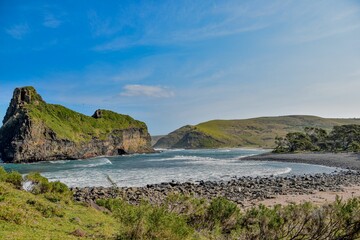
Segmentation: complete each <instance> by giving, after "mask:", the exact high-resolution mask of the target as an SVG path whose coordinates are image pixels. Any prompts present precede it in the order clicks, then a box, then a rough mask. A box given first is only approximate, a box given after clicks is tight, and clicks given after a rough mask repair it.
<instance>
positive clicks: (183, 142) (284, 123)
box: [155, 116, 360, 148]
mask: <svg viewBox="0 0 360 240" xmlns="http://www.w3.org/2000/svg"><path fill="white" fill-rule="evenodd" d="M344 124H360V119H335V118H334V119H333V118H320V117H316V116H282V117H261V118H252V119H244V120H212V121H208V122H204V123H200V124H198V125H195V126H185V127H182V128H180V129H178V130H176V131H174V132H172V133H170V134H169V135H167V136H165V137H163V138H162V139H160V140H159V141H158V142H157V144H155V147H158V148H217V147H262V148H273V147H275V143H274V140H275V137H276V136H279V137H283V136H285V135H286V134H287V133H288V132H295V131H302V130H303V128H304V127H319V128H323V129H325V130H328V131H330V130H331V129H332V127H333V126H338V125H344Z"/></svg>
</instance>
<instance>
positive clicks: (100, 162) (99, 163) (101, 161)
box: [74, 158, 112, 168]
mask: <svg viewBox="0 0 360 240" xmlns="http://www.w3.org/2000/svg"><path fill="white" fill-rule="evenodd" d="M90 161H91V162H93V161H96V162H95V163H90V164H78V165H75V166H74V167H82V168H91V167H98V166H102V165H109V164H112V162H111V161H110V160H109V159H108V158H99V159H94V160H89V162H90Z"/></svg>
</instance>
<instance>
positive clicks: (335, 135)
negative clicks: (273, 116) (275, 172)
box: [274, 124, 360, 153]
mask: <svg viewBox="0 0 360 240" xmlns="http://www.w3.org/2000/svg"><path fill="white" fill-rule="evenodd" d="M276 144H277V146H276V148H275V149H274V152H277V153H283V152H300V151H326V152H360V125H355V124H352V125H342V126H335V127H334V128H333V129H332V130H331V131H330V133H329V134H328V133H327V132H326V130H324V129H321V128H313V127H311V128H309V127H307V128H305V129H304V132H292V133H288V134H287V135H286V136H285V137H277V138H276Z"/></svg>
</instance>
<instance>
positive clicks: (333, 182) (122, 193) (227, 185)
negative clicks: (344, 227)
mask: <svg viewBox="0 0 360 240" xmlns="http://www.w3.org/2000/svg"><path fill="white" fill-rule="evenodd" d="M239 161H276V162H291V163H303V164H315V165H322V166H328V167H336V168H341V169H348V170H342V171H335V172H333V173H329V174H326V173H317V174H304V175H286V176H284V175H279V176H263V177H259V176H258V177H234V178H233V179H232V180H229V181H199V182H198V183H191V182H185V183H180V182H175V181H172V182H166V183H160V184H149V185H147V186H144V187H118V188H116V189H114V188H110V187H85V188H73V189H72V190H73V192H74V199H75V200H77V201H82V202H88V201H95V200H96V199H99V198H115V197H122V198H124V199H126V200H127V201H128V202H129V203H131V204H138V203H139V202H140V201H141V200H142V199H145V200H148V201H149V202H150V203H152V204H159V203H160V202H162V201H164V200H165V199H166V197H167V196H169V195H171V194H184V195H191V196H193V197H196V198H205V199H207V200H210V199H213V198H215V197H225V198H227V199H228V200H230V201H233V202H235V203H237V204H238V205H239V206H240V207H241V208H243V209H246V208H249V207H252V206H255V205H259V204H264V205H266V206H273V205H276V204H282V205H287V204H290V203H303V202H306V201H309V202H312V203H314V204H324V203H329V202H333V201H335V199H336V196H339V197H340V198H342V199H343V200H347V199H349V198H350V197H360V154H355V153H337V154H335V153H299V154H274V153H269V152H266V153H262V154H259V155H252V156H247V157H243V158H239Z"/></svg>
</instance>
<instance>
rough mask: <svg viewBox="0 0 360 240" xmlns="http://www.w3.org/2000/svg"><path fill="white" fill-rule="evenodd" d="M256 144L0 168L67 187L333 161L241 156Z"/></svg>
mask: <svg viewBox="0 0 360 240" xmlns="http://www.w3.org/2000/svg"><path fill="white" fill-rule="evenodd" d="M264 152H266V151H265V150H260V149H201V150H185V149H173V150H164V151H161V152H158V153H153V154H134V155H125V156H115V157H98V158H93V159H86V160H59V161H48V162H39V163H32V164H3V163H1V164H0V166H4V167H5V169H6V170H15V171H19V172H20V173H22V174H26V173H29V172H34V171H35V172H40V173H41V174H42V175H43V176H45V177H47V178H48V179H49V180H51V181H61V182H63V183H65V184H67V185H68V186H69V187H87V186H104V187H108V186H110V182H109V180H108V177H110V178H111V180H112V181H114V182H115V183H116V184H117V185H118V186H119V187H125V186H127V187H130V186H136V187H141V186H146V185H147V184H157V183H161V182H171V181H173V180H174V181H178V182H197V181H201V180H203V181H228V180H230V179H232V178H233V177H235V176H236V177H242V176H252V177H256V176H264V177H265V176H271V175H274V176H286V175H302V174H316V173H332V172H334V171H336V170H339V169H337V168H334V167H326V166H321V165H311V164H302V163H285V162H268V161H246V160H242V158H244V157H246V156H252V155H257V154H262V153H264Z"/></svg>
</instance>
